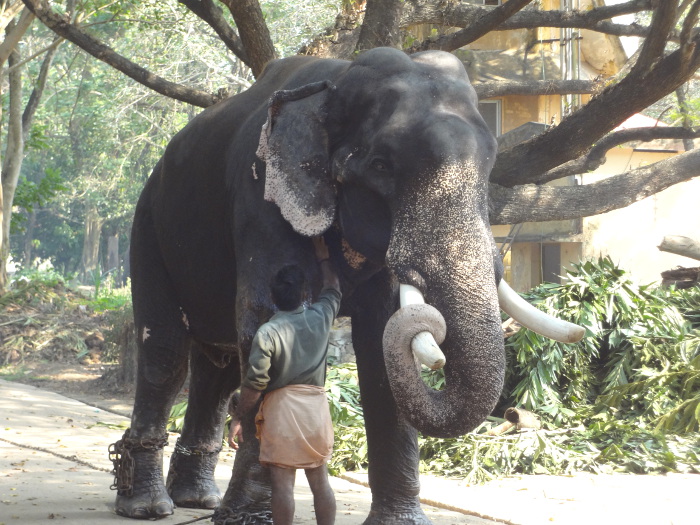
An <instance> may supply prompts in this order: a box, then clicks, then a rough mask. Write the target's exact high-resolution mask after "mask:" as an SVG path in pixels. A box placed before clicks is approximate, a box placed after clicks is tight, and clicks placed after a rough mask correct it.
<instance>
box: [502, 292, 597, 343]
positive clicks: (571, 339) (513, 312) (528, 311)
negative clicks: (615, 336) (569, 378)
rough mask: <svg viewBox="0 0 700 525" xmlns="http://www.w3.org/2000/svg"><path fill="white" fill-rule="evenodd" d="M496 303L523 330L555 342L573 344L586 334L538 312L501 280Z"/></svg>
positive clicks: (581, 328)
mask: <svg viewBox="0 0 700 525" xmlns="http://www.w3.org/2000/svg"><path fill="white" fill-rule="evenodd" d="M498 302H499V304H500V306H501V309H502V310H503V311H504V312H505V313H507V314H508V315H510V316H511V317H512V318H513V319H515V320H516V321H518V322H519V323H520V324H521V325H523V326H524V327H525V328H529V329H530V330H532V331H533V332H537V333H538V334H540V335H543V336H545V337H549V338H550V339H554V340H555V341H560V342H562V343H575V342H577V341H580V340H581V338H582V337H583V335H584V333H585V332H586V330H585V328H583V327H582V326H579V325H577V324H574V323H570V322H568V321H564V320H562V319H557V318H556V317H552V316H551V315H548V314H546V313H544V312H543V311H541V310H538V309H537V308H535V307H534V306H532V305H531V304H530V303H528V302H527V301H526V300H525V299H523V298H522V297H520V295H519V294H518V293H517V292H516V291H515V290H513V289H512V288H511V287H510V286H509V285H508V283H506V282H505V280H503V279H501V283H500V284H499V285H498Z"/></svg>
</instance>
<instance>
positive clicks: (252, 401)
mask: <svg viewBox="0 0 700 525" xmlns="http://www.w3.org/2000/svg"><path fill="white" fill-rule="evenodd" d="M314 248H315V250H316V258H317V259H318V260H319V262H320V265H321V273H322V277H323V289H322V290H321V294H320V295H319V298H318V301H317V302H316V303H314V304H312V305H311V306H309V307H308V308H306V309H305V308H304V307H303V306H302V302H303V299H304V290H305V288H306V279H305V277H304V272H303V271H302V270H301V268H299V267H298V266H285V267H284V268H282V269H281V270H280V271H279V272H277V274H276V275H275V278H274V280H273V283H272V286H271V291H272V299H273V301H274V302H275V305H276V306H277V307H278V308H279V310H280V311H279V312H277V313H276V314H275V315H273V316H272V318H270V320H269V321H268V322H267V323H265V324H264V325H262V326H261V327H260V328H259V329H258V331H257V333H256V334H255V337H254V338H253V343H252V347H251V351H250V359H249V368H248V372H247V374H246V376H245V378H244V379H243V382H242V385H241V395H240V400H239V404H238V409H237V416H238V417H236V418H234V420H233V421H232V426H231V434H233V435H234V436H236V438H237V440H238V441H239V442H242V431H241V425H240V422H239V421H240V419H241V417H242V416H243V415H245V414H246V413H247V412H249V411H250V410H251V409H252V408H253V407H254V406H255V405H256V403H257V401H258V399H260V397H261V395H262V394H264V398H263V401H262V403H261V405H260V408H259V410H258V413H257V415H256V417H255V423H256V427H257V434H256V436H257V437H258V439H259V440H260V463H261V464H263V465H265V466H267V467H269V468H270V477H271V480H272V519H273V521H274V523H275V525H292V522H293V520H294V480H295V477H296V469H298V468H303V469H304V471H305V473H306V478H307V479H308V481H309V486H310V487H311V491H312V493H313V497H314V510H315V512H316V523H317V524H318V525H333V523H335V511H336V503H335V495H334V494H333V490H332V489H331V486H330V484H329V483H328V472H327V469H326V463H327V461H328V459H329V458H330V456H331V453H332V452H333V426H332V423H331V416H330V410H329V407H328V400H327V398H326V393H325V390H324V384H325V378H326V355H327V353H328V337H329V334H330V329H331V326H332V324H333V319H334V318H335V316H336V315H337V314H338V309H339V308H340V299H341V294H340V284H339V281H338V277H337V275H336V274H335V272H334V270H333V268H332V267H331V265H330V262H329V260H328V248H327V246H326V245H325V243H324V242H323V239H322V238H320V237H319V238H315V239H314Z"/></svg>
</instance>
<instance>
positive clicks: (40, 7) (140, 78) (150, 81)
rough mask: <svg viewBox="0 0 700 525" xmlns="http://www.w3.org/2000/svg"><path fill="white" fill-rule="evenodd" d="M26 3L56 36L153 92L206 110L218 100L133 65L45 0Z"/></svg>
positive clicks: (26, 0)
mask: <svg viewBox="0 0 700 525" xmlns="http://www.w3.org/2000/svg"><path fill="white" fill-rule="evenodd" d="M23 1H24V4H25V5H26V6H27V7H28V8H29V9H30V10H31V11H32V12H33V13H34V14H35V15H36V17H37V18H38V19H39V20H41V21H42V22H43V23H44V24H45V25H46V26H47V27H48V28H49V29H51V30H52V31H54V32H55V33H56V34H58V35H60V36H62V37H64V38H65V39H66V40H70V41H71V42H73V43H74V44H75V45H76V46H78V47H80V48H81V49H83V50H84V51H86V52H87V53H89V54H91V55H92V56H94V57H95V58H97V59H98V60H101V61H102V62H104V63H106V64H107V65H109V66H111V67H113V68H114V69H117V70H118V71H121V72H122V73H124V74H125V75H126V76H128V77H130V78H132V79H134V80H135V81H136V82H138V83H140V84H143V85H144V86H146V87H148V88H150V89H152V90H153V91H155V92H157V93H160V94H161V95H165V96H166V97H170V98H174V99H175V100H180V101H182V102H187V103H188V104H192V105H194V106H199V107H203V108H205V107H207V106H211V105H212V104H214V103H216V102H217V101H218V97H217V96H215V95H212V94H209V93H205V92H203V91H200V90H198V89H192V88H188V87H186V86H182V85H180V84H176V83H175V82H170V81H168V80H165V79H164V78H161V77H159V76H158V75H155V74H153V73H151V72H150V71H148V70H147V69H145V68H143V67H141V66H139V65H137V64H135V63H133V62H132V61H131V60H129V59H127V58H125V57H123V56H122V55H120V54H119V53H117V52H116V51H114V50H113V49H112V48H111V47H109V46H107V45H105V44H103V43H102V42H100V41H99V40H97V39H95V38H94V37H92V36H90V35H88V34H87V33H85V32H84V31H82V30H81V29H80V28H79V27H78V26H76V25H74V24H71V23H70V21H69V19H68V17H66V16H62V15H59V14H58V13H55V12H54V11H53V10H52V9H51V6H50V5H49V4H48V3H47V2H46V1H45V0H23Z"/></svg>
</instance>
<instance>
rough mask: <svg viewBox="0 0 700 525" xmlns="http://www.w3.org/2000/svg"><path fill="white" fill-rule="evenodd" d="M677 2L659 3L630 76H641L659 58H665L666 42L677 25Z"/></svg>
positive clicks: (673, 0) (674, 0) (670, 0)
mask: <svg viewBox="0 0 700 525" xmlns="http://www.w3.org/2000/svg"><path fill="white" fill-rule="evenodd" d="M677 8H678V1H677V0H666V1H665V2H658V3H657V7H656V9H655V10H654V15H653V16H652V19H651V26H650V27H649V35H648V36H647V38H645V39H644V42H643V43H642V46H641V49H640V51H639V58H638V59H637V63H636V64H635V65H634V67H632V71H630V75H639V74H641V73H642V72H643V71H648V70H649V69H650V68H651V67H652V65H653V64H654V62H655V61H656V60H658V58H659V57H661V56H663V54H664V49H665V48H666V40H667V38H668V35H669V33H670V32H671V31H672V30H673V27H674V26H675V24H676V20H677V18H676V9H677Z"/></svg>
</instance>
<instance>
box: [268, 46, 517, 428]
mask: <svg viewBox="0 0 700 525" xmlns="http://www.w3.org/2000/svg"><path fill="white" fill-rule="evenodd" d="M328 80H330V81H331V83H316V84H312V85H306V86H304V87H302V88H300V89H298V90H294V91H285V92H278V93H277V94H276V95H275V97H273V100H272V102H271V104H270V109H269V115H268V122H267V123H266V126H265V127H264V129H263V132H262V134H261V140H260V147H259V150H258V154H259V156H260V157H261V158H262V159H263V160H265V161H266V163H267V171H266V177H267V178H266V189H265V195H266V199H268V200H271V201H273V202H276V203H277V204H278V205H279V207H280V209H281V211H282V214H283V215H284V217H285V218H286V219H287V220H288V221H289V222H290V223H291V225H292V226H293V227H294V229H295V230H296V231H297V232H299V233H301V234H304V235H307V236H310V235H318V234H320V233H322V232H324V231H325V230H326V229H327V228H328V227H329V226H330V225H331V223H332V222H333V221H334V220H337V223H338V224H339V226H340V230H341V231H342V235H343V238H344V243H346V244H347V248H348V249H347V250H346V254H345V255H346V259H347V260H348V261H349V262H350V263H351V266H353V265H354V266H353V267H359V266H361V265H362V264H363V263H364V262H365V261H367V260H369V261H371V262H373V263H376V264H381V265H386V266H387V267H388V268H389V269H390V270H391V271H392V272H393V273H394V274H395V275H396V277H397V278H398V280H399V282H400V283H402V285H407V286H410V288H406V289H407V290H410V291H412V292H413V297H414V299H413V300H405V301H402V304H401V306H405V307H404V308H401V309H399V310H398V312H397V313H396V314H395V316H394V317H393V318H392V319H391V320H390V322H389V324H388V325H387V328H386V331H385V337H384V343H385V360H386V367H387V374H388V376H389V380H390V383H391V387H392V392H393V394H394V397H395V400H396V403H397V406H398V407H399V409H400V411H401V412H402V413H403V414H404V416H405V417H406V418H407V419H408V420H409V421H410V423H411V424H412V425H413V426H414V427H415V428H417V429H418V430H420V431H422V432H424V433H426V434H429V435H434V436H454V435H459V434H463V433H466V432H468V431H470V430H472V429H473V428H474V427H476V426H477V425H478V424H479V423H480V422H482V421H483V420H484V418H485V417H486V416H487V415H488V414H489V413H490V412H491V411H492V410H493V407H494V406H495V404H496V402H497V400H498V398H499V396H500V394H501V389H502V384H503V376H504V369H505V358H504V349H503V332H502V329H501V317H500V312H499V301H498V292H497V287H498V285H499V282H500V281H501V277H502V264H501V260H500V256H499V255H498V251H497V249H496V246H495V243H494V240H493V236H492V233H491V229H490V225H489V219H488V178H489V173H490V171H491V168H492V166H493V164H494V160H495V157H496V140H495V138H494V137H493V135H492V134H491V132H490V130H489V129H488V127H487V125H486V123H485V122H484V120H483V119H482V117H481V115H480V114H479V111H478V106H477V97H476V94H475V92H474V89H473V88H472V86H471V84H470V82H469V79H468V77H467V74H466V72H465V70H464V67H463V65H462V64H461V62H460V61H459V60H458V59H457V58H456V57H454V56H453V55H451V54H449V53H444V52H424V53H417V54H415V55H412V56H408V55H406V54H404V53H402V52H400V51H398V50H394V49H387V48H379V49H373V50H371V51H368V52H366V53H364V54H362V55H360V56H359V57H358V58H357V59H356V60H355V61H354V62H353V63H351V64H350V65H348V66H347V67H346V68H345V69H344V70H343V71H342V73H340V74H339V75H336V76H335V77H333V78H330V79H328ZM352 258H354V259H352ZM351 259H352V260H351ZM409 295H410V294H409ZM415 298H417V299H415ZM423 298H424V300H425V302H427V303H428V304H424V305H421V304H412V305H410V304H408V303H421V302H423ZM426 332H427V333H428V334H433V337H434V338H435V339H437V341H438V342H440V343H441V348H442V352H444V355H445V357H446V366H445V375H446V388H445V389H443V390H441V391H434V390H432V389H430V388H428V387H427V386H426V385H424V384H423V382H422V381H421V379H420V375H419V373H418V368H417V366H416V363H415V361H414V359H413V357H412V355H411V353H410V351H409V350H408V348H409V347H410V345H411V342H412V341H413V343H414V347H415V346H421V345H420V342H418V343H417V342H416V341H417V339H418V336H421V334H425V333H426ZM443 338H444V340H443ZM427 339H428V343H427V345H428V347H435V343H434V342H432V338H431V337H430V336H429V337H428V338H427ZM438 355H441V354H440V353H439V351H438ZM437 360H438V361H440V358H438V359H437Z"/></svg>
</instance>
